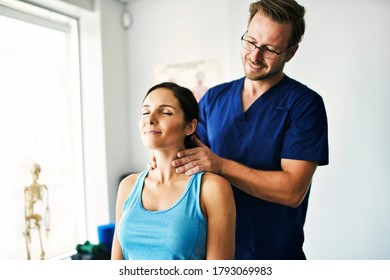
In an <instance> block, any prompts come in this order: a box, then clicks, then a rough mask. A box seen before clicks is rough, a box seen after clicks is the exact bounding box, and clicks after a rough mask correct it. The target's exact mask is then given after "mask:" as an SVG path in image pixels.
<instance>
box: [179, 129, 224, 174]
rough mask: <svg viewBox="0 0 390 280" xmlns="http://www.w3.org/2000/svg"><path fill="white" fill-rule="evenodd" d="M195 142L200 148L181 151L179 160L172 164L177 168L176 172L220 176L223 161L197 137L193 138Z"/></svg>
mask: <svg viewBox="0 0 390 280" xmlns="http://www.w3.org/2000/svg"><path fill="white" fill-rule="evenodd" d="M193 141H194V142H195V143H196V145H197V146H198V147H196V148H192V149H186V150H183V151H179V152H178V153H177V156H178V159H176V160H174V161H173V162H172V165H173V166H174V167H176V172H177V173H185V174H186V175H192V174H195V173H198V172H201V171H209V172H212V173H215V174H220V171H221V165H222V159H221V158H220V157H218V156H217V155H216V154H214V153H213V152H212V151H211V150H210V149H209V148H208V147H207V146H206V145H205V144H203V143H202V141H200V140H199V139H198V138H196V137H195V136H193Z"/></svg>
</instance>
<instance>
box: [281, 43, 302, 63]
mask: <svg viewBox="0 0 390 280" xmlns="http://www.w3.org/2000/svg"><path fill="white" fill-rule="evenodd" d="M298 48H299V45H296V46H295V47H293V48H291V50H289V51H288V53H287V55H286V59H285V60H284V62H289V61H290V60H291V58H293V57H294V55H295V53H296V52H297V50H298Z"/></svg>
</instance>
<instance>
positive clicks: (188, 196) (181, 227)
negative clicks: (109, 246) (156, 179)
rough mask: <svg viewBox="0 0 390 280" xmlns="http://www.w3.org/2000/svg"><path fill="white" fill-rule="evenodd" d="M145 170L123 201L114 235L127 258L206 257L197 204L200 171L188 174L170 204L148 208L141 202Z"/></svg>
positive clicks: (203, 225)
mask: <svg viewBox="0 0 390 280" xmlns="http://www.w3.org/2000/svg"><path fill="white" fill-rule="evenodd" d="M147 174H148V170H145V171H143V172H142V173H141V174H140V176H139V177H138V180H137V182H136V184H135V186H134V188H133V190H132V192H131V193H130V195H129V196H128V197H127V199H126V200H125V202H124V205H123V213H122V217H121V219H120V221H119V225H118V239H119V242H120V244H121V246H122V251H123V256H124V258H125V259H131V260H191V259H192V260H202V259H205V258H206V239H207V222H206V220H205V218H204V216H203V214H202V211H201V208H200V184H201V180H202V175H203V172H201V173H197V174H195V175H192V176H191V178H190V180H189V182H188V185H187V187H186V189H185V190H184V192H183V194H182V195H181V196H180V198H179V199H178V200H177V201H176V203H174V204H173V206H172V207H170V208H168V209H166V210H161V211H150V210H147V209H145V208H144V207H143V205H142V200H141V197H142V190H143V185H144V181H145V177H146V176H147Z"/></svg>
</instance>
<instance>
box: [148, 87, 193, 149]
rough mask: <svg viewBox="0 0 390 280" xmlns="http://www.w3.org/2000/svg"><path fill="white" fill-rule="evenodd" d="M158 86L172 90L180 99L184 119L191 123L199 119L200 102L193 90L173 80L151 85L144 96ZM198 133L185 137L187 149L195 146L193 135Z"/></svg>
mask: <svg viewBox="0 0 390 280" xmlns="http://www.w3.org/2000/svg"><path fill="white" fill-rule="evenodd" d="M158 88H165V89H169V90H171V91H172V93H173V95H174V96H175V97H176V99H177V100H178V101H179V104H180V107H181V109H182V110H183V112H184V120H185V121H186V122H188V123H190V122H191V121H192V120H194V119H195V120H197V121H198V120H199V107H198V102H197V101H196V98H195V96H194V94H193V93H192V91H191V90H189V89H188V88H185V87H182V86H179V85H178V84H176V83H173V82H163V83H160V84H157V85H155V86H153V87H151V88H150V89H149V90H148V92H147V93H146V95H145V97H144V101H145V98H146V97H147V96H148V95H149V93H151V92H152V91H154V90H156V89H158ZM193 135H195V136H197V135H196V132H194V133H193V134H191V135H187V136H186V137H185V139H184V146H185V148H186V149H190V148H194V147H196V145H195V144H194V143H193V141H192V136H193Z"/></svg>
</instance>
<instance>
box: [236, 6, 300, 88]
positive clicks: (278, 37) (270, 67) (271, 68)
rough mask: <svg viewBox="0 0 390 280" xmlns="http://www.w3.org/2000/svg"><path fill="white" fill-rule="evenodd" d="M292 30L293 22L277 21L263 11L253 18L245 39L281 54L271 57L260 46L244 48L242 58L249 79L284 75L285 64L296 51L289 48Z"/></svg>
mask: <svg viewBox="0 0 390 280" xmlns="http://www.w3.org/2000/svg"><path fill="white" fill-rule="evenodd" d="M291 32H292V25H291V23H283V24H281V23H277V22H275V21H272V20H271V19H270V18H268V17H266V16H264V15H263V14H262V13H261V12H258V13H257V14H256V15H255V16H254V17H253V18H252V20H251V22H250V23H249V26H248V32H247V33H246V34H245V35H244V38H245V40H247V41H249V42H250V43H252V44H253V45H256V46H257V47H260V48H263V49H265V47H266V48H267V49H268V50H269V51H271V53H272V52H274V53H279V55H275V57H274V58H273V59H270V58H265V57H264V56H263V52H262V51H261V50H260V49H258V48H256V49H255V50H254V51H248V50H246V49H245V48H242V51H241V58H242V63H243V67H244V72H245V76H246V77H247V78H248V79H250V80H253V81H259V80H266V79H270V78H273V77H275V76H279V75H283V68H284V64H285V63H286V62H287V61H289V60H290V59H291V58H292V56H293V55H294V51H291V50H287V49H288V47H289V46H288V42H289V39H290V35H291Z"/></svg>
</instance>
